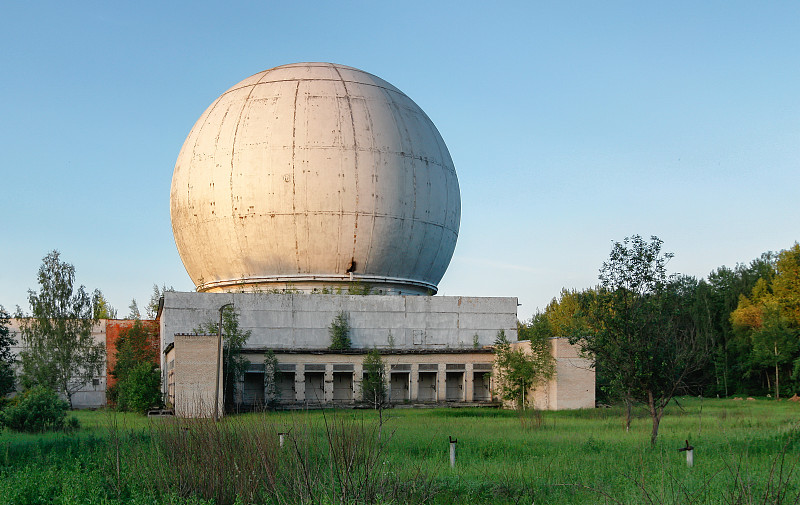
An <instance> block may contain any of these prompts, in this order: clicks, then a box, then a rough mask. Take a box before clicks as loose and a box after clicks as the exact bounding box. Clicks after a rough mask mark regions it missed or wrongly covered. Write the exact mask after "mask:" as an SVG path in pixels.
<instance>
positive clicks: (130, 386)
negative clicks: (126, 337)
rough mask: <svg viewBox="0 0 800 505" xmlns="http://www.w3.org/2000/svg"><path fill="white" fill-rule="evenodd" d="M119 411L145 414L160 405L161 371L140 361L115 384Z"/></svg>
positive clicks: (150, 364)
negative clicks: (117, 392) (117, 387)
mask: <svg viewBox="0 0 800 505" xmlns="http://www.w3.org/2000/svg"><path fill="white" fill-rule="evenodd" d="M117 386H119V390H118V391H119V394H118V396H117V406H118V408H119V409H120V410H126V411H129V412H138V413H140V414H145V413H146V412H147V411H148V410H150V409H151V408H154V407H159V406H160V405H161V371H160V370H159V369H158V367H157V366H156V365H154V364H153V363H150V362H148V361H140V362H139V363H137V364H136V365H134V366H133V368H131V369H130V370H128V371H127V373H126V374H125V377H124V378H123V379H122V380H121V381H120V382H118V383H117Z"/></svg>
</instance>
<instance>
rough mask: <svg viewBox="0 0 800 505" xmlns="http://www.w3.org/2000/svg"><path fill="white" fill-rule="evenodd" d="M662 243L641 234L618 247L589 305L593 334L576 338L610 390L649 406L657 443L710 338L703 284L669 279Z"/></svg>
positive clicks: (699, 365) (589, 322)
mask: <svg viewBox="0 0 800 505" xmlns="http://www.w3.org/2000/svg"><path fill="white" fill-rule="evenodd" d="M661 244H662V241H661V240H660V239H659V238H658V237H651V240H650V242H647V241H646V240H644V239H643V238H642V237H640V236H638V235H635V236H633V237H628V238H626V239H625V240H624V241H623V242H622V243H620V242H616V243H615V244H614V246H613V247H612V250H611V254H610V255H609V259H608V260H607V261H606V262H604V263H603V266H602V268H601V269H600V276H599V278H600V282H601V284H600V287H599V288H598V290H597V292H596V293H595V294H594V296H592V297H587V299H586V300H585V303H586V307H585V311H586V313H587V321H588V327H589V328H590V331H589V332H587V334H586V335H584V336H582V337H576V338H574V339H573V341H576V342H578V344H579V345H580V346H581V348H582V350H583V352H584V353H585V354H587V355H590V356H593V357H594V358H595V360H596V362H597V363H599V364H602V366H603V368H604V371H605V375H606V377H607V379H608V380H609V386H610V388H611V389H612V391H613V392H615V393H616V394H617V395H618V396H619V397H620V398H622V399H623V400H624V401H625V403H626V406H627V409H626V428H627V429H629V427H630V408H631V405H632V403H633V402H634V401H640V402H643V403H645V404H646V405H647V407H648V411H649V413H650V417H651V420H652V431H651V437H650V442H651V444H655V442H656V439H657V437H658V427H659V424H660V422H661V418H662V416H663V414H664V408H665V407H666V406H667V405H668V404H669V402H670V401H671V400H672V398H673V397H674V396H675V395H676V394H677V393H678V392H679V391H681V390H682V389H683V388H685V387H686V386H687V381H688V379H689V377H690V375H691V374H692V373H694V372H696V371H697V370H698V369H700V368H701V366H702V364H703V362H704V359H705V356H706V347H705V333H704V332H703V331H701V329H702V326H701V325H700V324H699V322H698V317H700V316H699V313H698V312H697V311H695V310H693V309H692V307H694V300H695V297H696V294H697V286H698V283H697V281H696V280H695V279H693V278H690V277H669V276H667V270H666V264H667V262H668V261H669V259H670V258H672V254H671V253H662V252H661Z"/></svg>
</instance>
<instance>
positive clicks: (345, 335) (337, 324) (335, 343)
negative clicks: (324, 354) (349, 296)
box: [328, 311, 352, 350]
mask: <svg viewBox="0 0 800 505" xmlns="http://www.w3.org/2000/svg"><path fill="white" fill-rule="evenodd" d="M328 333H329V334H330V336H331V346H330V349H334V350H341V349H350V347H351V346H352V343H351V342H350V322H349V321H348V320H347V313H346V312H344V311H341V312H339V313H338V314H336V317H334V318H333V321H332V322H331V325H330V326H329V327H328Z"/></svg>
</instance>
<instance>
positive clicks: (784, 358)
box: [520, 237, 800, 435]
mask: <svg viewBox="0 0 800 505" xmlns="http://www.w3.org/2000/svg"><path fill="white" fill-rule="evenodd" d="M654 245H657V246H658V247H657V248H655V247H654ZM660 246H661V241H660V240H658V239H657V238H655V237H653V238H652V240H651V242H650V243H648V242H647V241H645V240H643V239H641V237H631V238H629V239H626V241H624V242H622V243H617V244H615V246H614V248H613V249H612V253H611V255H610V257H609V260H608V261H607V262H606V263H605V264H604V266H603V269H602V270H601V278H600V281H601V284H600V285H599V286H597V287H594V288H589V289H585V290H582V291H577V290H562V291H561V294H560V295H559V297H558V298H554V299H553V301H552V302H551V303H550V304H549V305H548V306H547V307H546V308H545V310H544V311H542V312H539V313H537V314H535V315H534V317H533V318H532V319H531V320H530V321H528V322H525V323H520V338H527V337H523V335H526V334H541V335H545V336H547V337H568V338H571V339H572V340H573V341H578V340H580V341H582V343H583V345H584V348H585V349H586V350H587V351H588V352H590V354H594V355H595V356H596V357H597V361H596V368H595V370H596V380H597V397H598V400H599V401H601V402H615V401H622V402H623V403H628V405H629V407H631V406H632V405H633V404H634V403H640V402H641V403H644V404H651V405H652V407H654V408H652V409H651V413H654V414H655V416H654V422H653V433H652V434H651V435H655V434H656V433H657V429H658V428H657V424H658V423H657V419H656V418H657V416H658V412H659V407H658V405H665V404H666V402H668V397H669V396H670V391H669V390H670V389H674V390H675V391H674V393H672V394H675V393H687V392H690V393H692V394H700V395H703V396H711V397H713V396H733V395H742V396H751V395H766V394H772V395H774V396H776V397H778V396H780V397H784V396H791V395H792V394H793V393H797V392H800V321H798V319H800V317H798V316H797V314H800V309H798V307H800V246H798V244H795V245H794V246H793V247H791V248H790V249H788V250H785V251H782V252H780V253H779V254H773V253H765V254H763V255H761V257H759V258H757V259H755V260H753V261H752V262H751V263H749V264H739V265H736V267H735V268H728V267H720V268H718V269H716V270H714V271H713V272H711V273H710V274H709V276H708V278H707V279H701V280H696V279H694V278H691V277H687V276H680V275H674V276H670V275H667V274H666V271H665V266H666V262H667V260H668V259H669V257H670V256H671V255H667V254H665V253H661V249H660ZM634 277H638V280H637V279H635V278H634ZM604 344H609V345H607V346H606V345H604ZM606 351H607V352H606ZM698 358H705V359H698ZM623 376H627V377H629V378H632V379H631V380H630V381H628V382H629V384H633V385H635V386H636V387H635V388H630V387H627V386H624V385H623V384H622V383H621V382H620V380H621V378H622V377H623ZM656 379H657V380H656ZM654 382H657V383H661V384H664V385H668V386H670V387H669V388H667V389H664V390H663V391H662V393H665V394H662V393H659V392H658V391H656V390H654V389H653V388H652V387H640V386H644V385H645V384H646V383H650V384H652V383H654ZM637 388H638V389H639V390H640V393H641V394H639V393H636V389H637ZM648 389H649V390H650V391H651V393H652V396H653V401H652V402H651V401H650V395H649V393H648V392H647V390H648ZM656 389H659V388H656ZM659 398H660V399H659ZM627 412H628V413H630V409H628V411H627ZM626 417H628V418H630V415H627V416H626Z"/></svg>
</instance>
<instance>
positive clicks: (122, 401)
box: [107, 319, 161, 413]
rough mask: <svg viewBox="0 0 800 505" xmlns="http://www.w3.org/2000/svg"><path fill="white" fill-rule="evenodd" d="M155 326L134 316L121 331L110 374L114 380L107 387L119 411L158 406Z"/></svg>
mask: <svg viewBox="0 0 800 505" xmlns="http://www.w3.org/2000/svg"><path fill="white" fill-rule="evenodd" d="M157 332H158V330H157V328H156V327H155V325H153V324H150V323H149V322H143V321H141V320H139V319H136V320H135V321H134V322H133V326H131V327H130V328H125V329H123V330H121V331H120V336H119V338H118V339H117V349H116V353H115V358H116V362H115V364H114V368H113V370H111V375H112V376H114V378H115V379H116V380H117V383H116V384H114V385H113V386H111V387H110V388H108V392H107V394H108V397H109V399H110V400H111V401H112V402H115V403H116V405H117V408H118V409H119V410H124V411H130V412H139V413H145V412H146V411H147V410H148V409H150V408H152V407H158V406H160V405H161V372H160V370H159V368H158V351H157V348H156V346H155V345H154V344H155V343H156V342H157V341H158V333H157Z"/></svg>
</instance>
